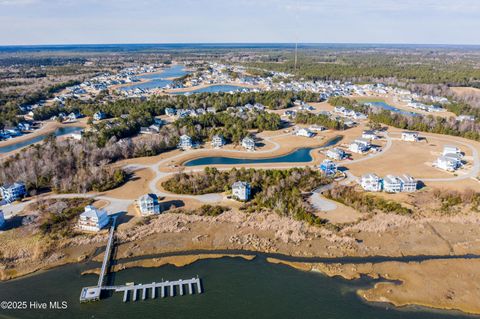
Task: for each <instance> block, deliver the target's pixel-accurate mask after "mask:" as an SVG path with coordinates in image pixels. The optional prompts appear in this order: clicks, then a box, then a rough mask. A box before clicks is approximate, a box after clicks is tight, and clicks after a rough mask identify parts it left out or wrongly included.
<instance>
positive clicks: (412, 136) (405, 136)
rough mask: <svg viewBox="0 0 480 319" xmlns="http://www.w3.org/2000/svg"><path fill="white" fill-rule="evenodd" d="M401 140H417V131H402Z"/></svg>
mask: <svg viewBox="0 0 480 319" xmlns="http://www.w3.org/2000/svg"><path fill="white" fill-rule="evenodd" d="M402 141H407V142H417V141H418V133H417V132H402Z"/></svg>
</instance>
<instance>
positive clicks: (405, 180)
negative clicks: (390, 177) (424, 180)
mask: <svg viewBox="0 0 480 319" xmlns="http://www.w3.org/2000/svg"><path fill="white" fill-rule="evenodd" d="M399 179H400V180H401V181H402V192H407V193H412V192H415V191H417V185H418V181H417V180H416V179H415V178H413V177H412V176H410V175H407V174H403V175H402V176H400V177H399Z"/></svg>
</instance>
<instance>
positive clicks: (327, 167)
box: [320, 159, 337, 176]
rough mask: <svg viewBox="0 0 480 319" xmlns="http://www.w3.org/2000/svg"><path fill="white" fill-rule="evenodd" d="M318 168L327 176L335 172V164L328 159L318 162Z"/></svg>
mask: <svg viewBox="0 0 480 319" xmlns="http://www.w3.org/2000/svg"><path fill="white" fill-rule="evenodd" d="M320 170H321V171H322V172H323V173H324V174H325V175H327V176H332V175H335V174H336V173H337V164H335V163H334V162H332V161H331V160H329V159H326V160H323V162H322V163H321V164H320Z"/></svg>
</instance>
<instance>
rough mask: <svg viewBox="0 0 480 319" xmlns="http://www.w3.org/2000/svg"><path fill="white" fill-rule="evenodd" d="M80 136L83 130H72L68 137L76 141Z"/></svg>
mask: <svg viewBox="0 0 480 319" xmlns="http://www.w3.org/2000/svg"><path fill="white" fill-rule="evenodd" d="M82 136H83V131H79V132H74V133H72V134H70V137H71V138H73V139H74V140H77V141H80V140H81V139H82Z"/></svg>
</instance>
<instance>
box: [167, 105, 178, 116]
mask: <svg viewBox="0 0 480 319" xmlns="http://www.w3.org/2000/svg"><path fill="white" fill-rule="evenodd" d="M165 114H166V115H168V116H175V115H176V114H177V110H176V109H174V108H172V107H167V108H166V109H165Z"/></svg>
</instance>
